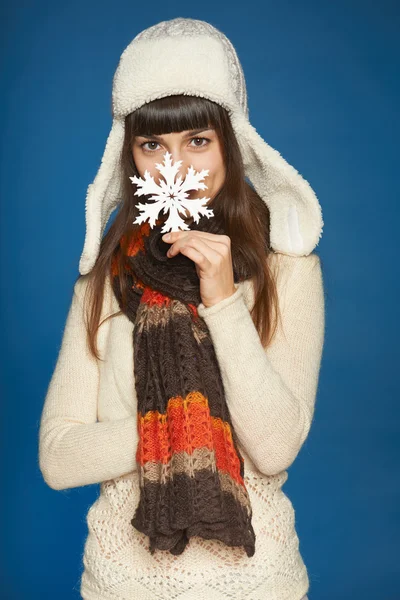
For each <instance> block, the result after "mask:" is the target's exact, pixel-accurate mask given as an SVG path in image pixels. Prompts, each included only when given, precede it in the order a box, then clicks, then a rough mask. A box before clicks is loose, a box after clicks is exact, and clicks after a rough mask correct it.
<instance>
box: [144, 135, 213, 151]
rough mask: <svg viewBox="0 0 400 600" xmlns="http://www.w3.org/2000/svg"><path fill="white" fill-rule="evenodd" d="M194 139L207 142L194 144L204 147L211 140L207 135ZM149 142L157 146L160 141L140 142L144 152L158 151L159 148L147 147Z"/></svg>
mask: <svg viewBox="0 0 400 600" xmlns="http://www.w3.org/2000/svg"><path fill="white" fill-rule="evenodd" d="M194 140H196V141H197V140H200V141H201V142H205V143H202V144H200V145H197V144H195V145H194V146H192V148H204V147H205V146H207V145H208V143H209V142H211V140H210V139H209V138H206V137H194V138H191V140H190V142H193V141H194ZM147 144H153V145H156V146H158V145H159V143H158V142H155V141H150V142H143V144H140V147H141V148H142V149H143V150H144V152H147V153H152V152H156V151H157V148H149V147H147V148H146V146H147Z"/></svg>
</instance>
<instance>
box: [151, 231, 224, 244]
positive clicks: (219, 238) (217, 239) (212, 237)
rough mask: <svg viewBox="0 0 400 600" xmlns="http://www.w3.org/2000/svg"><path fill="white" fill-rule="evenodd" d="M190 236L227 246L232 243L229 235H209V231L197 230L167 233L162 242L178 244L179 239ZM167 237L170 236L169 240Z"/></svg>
mask: <svg viewBox="0 0 400 600" xmlns="http://www.w3.org/2000/svg"><path fill="white" fill-rule="evenodd" d="M188 235H193V236H196V237H201V238H204V239H205V240H207V241H210V242H212V241H214V242H219V243H222V244H225V245H230V242H231V239H230V237H229V236H228V235H225V234H218V233H208V232H207V231H197V230H196V229H191V230H189V231H170V232H169V233H166V234H165V235H163V236H162V240H163V241H164V242H168V243H169V244H170V243H173V242H176V241H177V240H178V239H183V238H185V237H187V236H188ZM167 236H170V237H168V239H167Z"/></svg>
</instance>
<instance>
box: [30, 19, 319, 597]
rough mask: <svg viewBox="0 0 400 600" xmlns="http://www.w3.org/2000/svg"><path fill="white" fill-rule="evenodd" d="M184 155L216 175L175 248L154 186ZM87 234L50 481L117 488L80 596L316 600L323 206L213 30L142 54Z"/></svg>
mask: <svg viewBox="0 0 400 600" xmlns="http://www.w3.org/2000/svg"><path fill="white" fill-rule="evenodd" d="M167 152H169V154H170V155H171V156H172V159H173V160H174V161H175V163H174V164H176V165H179V174H180V176H181V177H182V179H183V178H184V177H185V175H186V174H187V172H188V169H189V168H190V167H193V168H194V169H195V171H196V172H198V173H199V172H201V171H202V170H205V171H208V175H207V177H206V179H205V184H206V186H207V188H204V189H203V190H202V191H200V190H201V188H200V190H199V189H195V190H192V191H191V192H190V194H189V199H188V201H187V202H186V204H185V207H186V208H185V210H182V211H181V217H182V227H180V230H179V231H174V232H172V234H171V237H170V238H169V239H167V238H166V237H165V236H164V233H165V231H167V230H168V227H167V225H168V216H169V215H168V211H167V212H166V213H161V214H158V215H157V218H155V219H154V222H153V223H152V224H151V219H147V218H144V217H143V214H147V215H149V213H146V212H145V211H146V209H148V208H149V206H150V203H151V202H152V201H154V198H153V199H151V198H150V197H149V196H150V194H145V196H144V200H145V202H143V199H140V198H139V195H140V193H139V194H138V193H137V192H138V191H139V192H140V184H139V180H138V179H137V178H142V179H141V181H144V180H145V179H146V177H147V178H148V177H149V176H151V177H153V178H154V183H155V184H156V183H161V179H162V178H161V177H160V176H159V175H160V173H161V171H160V169H159V167H160V165H161V164H162V162H163V160H165V159H166V157H167V156H168V155H167ZM179 161H181V162H179ZM144 189H145V188H144V187H143V188H142V191H143V190H144ZM196 199H197V201H199V200H200V199H203V203H204V206H203V208H202V209H200V210H199V213H200V215H199V214H197V215H196V210H195V207H196V206H197V207H198V206H199V202H197V203H195V201H196ZM205 199H206V200H207V201H205ZM191 202H192V203H193V204H192V205H190V203H191ZM140 205H142V207H140ZM146 205H147V206H146ZM143 206H146V208H145V209H144V208H143ZM116 207H118V212H117V214H116V217H115V219H114V222H113V223H112V225H111V226H110V228H109V229H108V231H107V233H106V234H105V235H104V237H102V234H103V232H104V230H105V226H106V224H107V222H108V219H109V216H110V214H111V212H112V211H113V210H114V208H116ZM153 207H154V204H153ZM192 207H193V208H192ZM205 207H207V209H208V210H209V209H211V210H212V214H210V212H208V213H207V212H206V210H205ZM153 216H154V215H153ZM86 223H87V233H86V239H85V245H84V250H83V253H82V257H81V261H80V265H79V267H80V273H81V276H80V277H79V278H78V280H77V281H76V283H75V287H74V294H73V299H72V304H71V307H70V311H69V314H68V318H67V322H66V327H65V331H64V337H63V342H62V347H61V350H60V354H59V357H58V361H57V365H56V368H55V370H54V374H53V376H52V379H51V382H50V385H49V389H48V392H47V396H46V399H45V404H44V407H43V413H42V419H41V425H40V439H39V444H40V445H39V458H40V468H41V470H42V473H43V476H44V479H45V481H46V482H47V483H48V485H49V486H50V487H52V488H54V489H56V490H61V489H66V488H71V487H78V486H83V485H89V484H92V483H99V484H100V496H99V498H98V499H97V500H96V501H95V503H94V504H93V505H92V506H91V507H90V509H89V511H88V515H87V524H88V530H89V534H88V537H87V540H86V543H85V548H84V556H83V563H84V571H83V574H82V579H81V594H82V597H83V598H85V599H89V600H95V599H96V600H100V599H110V600H111V599H112V600H118V599H122V598H124V599H125V598H165V599H168V598H176V597H179V598H181V599H188V598H193V597H197V598H205V599H211V600H212V599H214V598H236V599H244V598H246V599H263V600H265V599H267V598H271V599H272V598H273V599H274V600H280V599H282V600H283V599H285V600H287V599H288V598H290V599H291V600H301V599H302V600H304V599H306V598H307V595H306V594H307V591H308V589H309V579H308V575H307V569H306V567H305V564H304V562H303V560H302V557H301V554H300V552H299V540H298V537H297V533H296V529H295V523H294V510H293V507H292V504H291V502H290V500H289V499H288V498H287V496H286V495H285V494H284V492H283V491H282V486H283V484H284V483H285V481H286V480H287V477H288V475H287V471H286V469H287V468H288V467H289V466H290V465H291V464H292V463H293V462H294V460H295V458H296V456H297V454H298V453H299V451H300V448H301V446H302V444H303V443H304V441H305V439H306V437H307V435H308V432H309V430H310V427H311V422H312V417H313V411H314V405H315V399H316V392H317V385H318V376H319V369H320V361H321V356H322V349H323V341H324V294H323V283H322V273H321V265H320V259H319V257H318V256H317V255H316V254H315V253H313V252H312V251H313V249H314V248H315V246H316V244H317V243H318V239H319V238H320V237H321V234H322V226H323V222H322V215H321V208H320V205H319V203H318V201H317V199H316V196H315V194H314V192H313V190H312V189H311V187H310V186H309V184H308V183H307V182H306V181H305V180H304V179H303V178H302V177H301V176H300V175H299V173H298V172H297V171H296V170H295V169H294V168H293V167H291V166H290V165H288V164H287V162H286V161H285V160H284V159H283V158H282V157H281V156H280V154H279V153H278V152H277V151H276V150H274V149H272V148H271V147H270V146H269V145H268V144H267V143H266V142H265V141H264V140H262V138H260V136H259V135H258V134H257V132H256V131H255V129H254V128H253V127H252V126H251V125H250V123H249V121H248V109H247V96H246V89H245V83H244V76H243V72H242V69H241V66H240V63H239V60H238V58H237V55H236V53H235V50H234V49H233V46H232V45H231V43H230V42H229V40H228V39H227V38H226V37H225V36H224V34H222V33H221V32H220V31H218V30H217V29H215V28H214V27H213V26H212V25H210V24H208V23H205V22H203V21H198V20H193V19H186V18H177V19H172V20H171V21H165V22H162V23H158V24H157V25H154V26H153V27H150V28H149V29H147V30H144V31H143V32H141V33H140V34H139V35H138V36H136V38H135V39H134V40H133V41H132V42H131V44H129V46H128V47H127V48H126V49H125V51H124V53H123V54H122V56H121V59H120V63H119V65H118V68H117V71H116V74H115V76H114V82H113V125H112V129H111V132H110V135H109V138H108V140H107V144H106V148H105V152H104V156H103V159H102V163H101V166H100V168H99V171H98V173H97V175H96V178H95V180H94V182H93V183H92V184H91V185H90V186H89V188H88V194H87V199H86Z"/></svg>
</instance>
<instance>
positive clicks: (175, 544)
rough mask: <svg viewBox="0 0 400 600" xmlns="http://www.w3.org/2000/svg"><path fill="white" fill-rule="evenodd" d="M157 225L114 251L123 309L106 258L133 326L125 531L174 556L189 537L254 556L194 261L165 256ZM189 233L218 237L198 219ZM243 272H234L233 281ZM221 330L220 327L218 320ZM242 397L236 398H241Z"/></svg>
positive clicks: (240, 466)
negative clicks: (130, 487) (134, 478)
mask: <svg viewBox="0 0 400 600" xmlns="http://www.w3.org/2000/svg"><path fill="white" fill-rule="evenodd" d="M160 223H161V220H158V221H157V225H156V226H155V227H153V228H150V226H149V224H148V223H144V224H142V225H141V226H138V227H137V229H136V230H135V231H134V232H133V233H132V234H130V235H129V239H128V240H127V239H126V236H123V237H122V238H121V240H120V244H119V252H120V254H122V256H123V261H124V269H125V271H126V274H127V277H128V284H129V285H128V290H129V291H128V297H127V304H126V307H125V308H123V305H122V302H121V301H122V296H121V292H120V285H119V275H118V269H117V268H116V259H115V258H114V260H113V268H112V285H113V290H114V293H115V296H116V298H117V300H118V303H119V306H120V308H121V309H122V310H123V312H124V313H125V314H126V315H127V317H128V318H129V319H130V320H131V321H132V322H133V323H134V325H135V327H134V330H133V348H134V350H133V352H134V378H135V387H136V394H137V427H138V434H139V443H138V447H137V452H136V461H137V465H138V473H139V482H140V500H139V503H138V506H137V508H136V512H135V515H134V517H133V519H132V520H131V523H132V525H133V526H134V527H135V528H136V529H137V530H138V531H141V532H142V533H144V534H146V535H147V536H149V538H150V544H149V550H150V553H151V554H154V551H155V549H156V548H158V549H160V550H168V551H169V552H171V554H174V555H179V554H181V553H182V552H183V551H184V550H185V547H186V545H187V544H188V542H189V538H190V537H192V536H200V537H202V538H204V539H217V540H220V541H222V542H223V543H225V544H227V545H228V546H243V547H244V550H245V551H246V554H247V556H249V557H250V556H253V554H254V552H255V533H254V530H253V526H252V523H251V518H252V509H251V504H250V499H249V496H248V492H247V490H246V487H245V483H244V479H243V478H244V461H243V458H242V456H241V454H240V452H239V449H238V445H237V436H236V434H235V431H234V429H233V425H232V421H231V417H230V414H229V409H228V406H227V403H226V398H225V394H224V387H223V382H222V378H221V373H220V369H219V365H218V360H217V357H216V354H215V351H214V346H213V343H212V339H211V336H210V333H209V330H208V327H207V325H206V323H205V321H204V319H202V318H201V317H200V316H199V315H198V313H197V310H196V307H197V305H198V304H199V303H200V302H201V296H200V292H199V287H200V286H199V278H198V275H197V272H196V268H195V263H194V262H193V261H192V260H191V259H189V258H188V257H186V256H185V255H183V254H181V253H180V252H178V254H177V255H175V256H174V257H172V258H169V257H167V256H166V253H167V250H168V248H170V246H171V244H167V243H165V242H163V240H162V239H161V238H162V235H163V234H162V233H161V226H160ZM191 229H197V230H202V231H209V232H214V233H221V229H220V228H218V225H216V219H215V218H214V219H209V218H208V217H201V218H200V220H199V223H197V224H196V223H193V224H191ZM245 272H246V269H245V267H244V266H243V265H242V266H241V268H240V274H239V271H236V270H235V269H234V278H235V282H236V281H237V280H238V278H239V276H240V278H241V279H243V274H245ZM227 327H229V323H227ZM245 401H246V399H245V398H243V402H245Z"/></svg>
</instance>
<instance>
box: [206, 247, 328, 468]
mask: <svg viewBox="0 0 400 600" xmlns="http://www.w3.org/2000/svg"><path fill="white" fill-rule="evenodd" d="M291 282H295V284H296V285H295V286H294V288H293V290H291V289H290V286H291ZM293 285H294V284H293ZM235 287H236V285H235ZM288 289H289V294H290V293H291V292H292V293H291V294H290V296H289V297H288V302H287V304H286V306H285V309H284V311H283V313H282V326H283V330H282V328H281V326H279V327H278V330H277V332H276V336H275V338H274V340H273V341H272V344H271V345H270V346H269V347H268V348H266V349H265V348H264V347H263V346H262V344H261V340H260V337H259V334H258V331H257V329H256V327H255V325H254V322H253V320H252V318H251V315H250V311H249V309H248V307H247V306H246V303H245V300H244V296H243V289H242V288H241V287H240V286H238V287H237V288H236V292H235V293H234V294H233V295H231V296H229V297H228V298H225V299H224V300H222V301H220V302H218V303H217V304H214V305H213V306H209V307H206V306H204V304H202V303H201V304H199V306H198V314H199V315H200V316H201V317H203V318H204V320H205V322H206V323H207V326H208V328H209V330H210V334H211V337H212V340H213V344H214V348H215V351H216V354H217V358H218V362H219V365H220V369H221V375H222V379H223V383H224V388H225V393H226V397H227V402H228V406H229V410H230V414H231V418H232V423H233V426H234V428H235V430H236V432H237V434H238V437H239V440H240V442H241V444H242V445H243V448H244V450H245V451H246V452H247V453H248V454H249V456H250V458H251V459H252V461H253V462H254V464H255V466H256V467H257V469H259V471H261V472H262V473H264V474H266V475H274V474H277V473H280V472H281V471H283V470H285V469H287V468H288V467H289V466H290V465H291V464H292V463H293V461H294V460H295V458H296V456H297V454H298V453H299V450H300V448H301V446H302V444H303V443H304V441H305V439H306V437H307V435H308V432H309V430H310V427H311V422H312V418H313V413H314V406H315V400H316V393H317V387H318V378H319V370H320V363H321V357H322V350H323V344H324V333H325V306H324V289H323V279H322V272H321V265H320V259H319V256H318V255H317V254H310V255H309V256H307V257H301V258H300V260H296V259H295V260H294V268H293V273H292V275H291V277H290V278H289V281H288Z"/></svg>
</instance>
